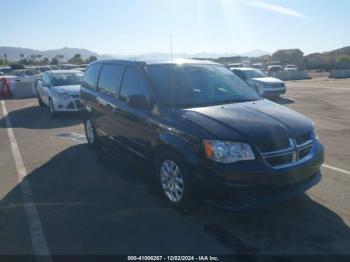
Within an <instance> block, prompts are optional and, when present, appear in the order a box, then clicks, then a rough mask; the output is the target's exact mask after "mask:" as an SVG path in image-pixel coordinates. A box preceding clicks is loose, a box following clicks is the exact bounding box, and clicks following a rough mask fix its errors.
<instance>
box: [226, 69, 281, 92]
mask: <svg viewBox="0 0 350 262" xmlns="http://www.w3.org/2000/svg"><path fill="white" fill-rule="evenodd" d="M231 71H232V72H233V73H234V74H235V75H237V76H238V77H239V78H241V79H242V80H243V81H244V82H245V83H246V84H247V85H248V86H250V87H252V88H253V89H254V90H255V91H256V92H257V93H259V95H261V96H264V97H275V96H279V95H282V94H285V93H286V85H285V83H284V82H283V81H282V80H280V79H277V78H274V77H269V76H267V75H266V74H265V73H263V72H262V71H260V70H258V69H254V68H247V67H245V68H232V69H231Z"/></svg>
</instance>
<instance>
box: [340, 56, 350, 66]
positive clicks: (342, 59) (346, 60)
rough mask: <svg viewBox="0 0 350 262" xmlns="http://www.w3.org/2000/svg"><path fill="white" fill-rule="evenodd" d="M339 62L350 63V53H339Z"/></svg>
mask: <svg viewBox="0 0 350 262" xmlns="http://www.w3.org/2000/svg"><path fill="white" fill-rule="evenodd" d="M337 63H342V64H345V63H350V56H349V55H339V56H337Z"/></svg>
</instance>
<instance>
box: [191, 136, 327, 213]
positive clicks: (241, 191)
mask: <svg viewBox="0 0 350 262" xmlns="http://www.w3.org/2000/svg"><path fill="white" fill-rule="evenodd" d="M323 161H324V148H323V146H322V144H320V143H319V142H318V141H317V146H316V151H315V154H314V156H313V157H312V158H311V159H310V160H308V161H306V162H301V163H297V164H295V165H292V166H288V167H285V168H280V169H275V168H273V167H269V166H267V165H266V164H265V163H263V162H260V161H259V160H256V161H243V162H238V163H234V164H230V165H227V164H226V165H225V164H218V163H212V162H211V163H209V164H208V161H206V163H207V164H206V167H205V168H204V169H202V171H200V172H201V175H199V174H198V173H197V174H198V176H197V178H198V179H197V181H196V185H197V186H198V189H199V192H200V193H201V194H203V197H205V198H206V199H208V200H207V202H210V203H212V204H215V205H216V206H220V207H222V208H224V209H227V210H240V209H251V208H256V207H261V206H264V205H267V204H272V203H276V202H281V201H284V200H286V199H288V198H292V197H295V196H297V195H300V194H303V193H304V192H305V191H307V190H308V189H310V188H311V187H312V186H314V185H316V184H317V183H318V182H319V181H320V179H321V174H320V167H321V165H322V163H323Z"/></svg>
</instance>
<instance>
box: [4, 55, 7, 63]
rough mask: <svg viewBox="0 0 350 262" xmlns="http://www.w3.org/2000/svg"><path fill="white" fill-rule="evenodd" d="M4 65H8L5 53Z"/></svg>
mask: <svg viewBox="0 0 350 262" xmlns="http://www.w3.org/2000/svg"><path fill="white" fill-rule="evenodd" d="M4 64H8V60H7V53H5V54H4Z"/></svg>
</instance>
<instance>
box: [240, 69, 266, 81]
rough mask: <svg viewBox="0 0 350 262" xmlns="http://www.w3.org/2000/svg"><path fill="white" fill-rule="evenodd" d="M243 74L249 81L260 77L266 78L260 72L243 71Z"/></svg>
mask: <svg viewBox="0 0 350 262" xmlns="http://www.w3.org/2000/svg"><path fill="white" fill-rule="evenodd" d="M243 73H244V75H245V76H246V77H247V78H248V79H250V78H260V77H266V76H267V75H265V74H264V73H263V72H261V71H260V70H244V71H243Z"/></svg>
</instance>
